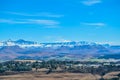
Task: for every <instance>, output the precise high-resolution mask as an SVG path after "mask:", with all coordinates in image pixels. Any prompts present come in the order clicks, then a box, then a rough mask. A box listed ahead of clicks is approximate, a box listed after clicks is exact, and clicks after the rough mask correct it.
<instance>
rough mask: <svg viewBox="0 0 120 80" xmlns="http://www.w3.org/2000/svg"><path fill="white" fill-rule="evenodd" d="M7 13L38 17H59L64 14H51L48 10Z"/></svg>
mask: <svg viewBox="0 0 120 80" xmlns="http://www.w3.org/2000/svg"><path fill="white" fill-rule="evenodd" d="M7 13H8V14H13V15H20V16H40V17H52V18H60V17H63V16H64V15H60V14H52V13H48V12H41V13H34V14H28V13H20V12H7Z"/></svg>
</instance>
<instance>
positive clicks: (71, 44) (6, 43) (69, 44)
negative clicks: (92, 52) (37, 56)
mask: <svg viewBox="0 0 120 80" xmlns="http://www.w3.org/2000/svg"><path fill="white" fill-rule="evenodd" d="M82 45H100V44H96V43H93V42H86V41H79V42H75V41H69V42H68V41H67V42H55V43H39V42H34V41H26V40H23V39H19V40H16V41H12V40H11V39H9V40H7V41H4V42H0V46H1V47H2V46H19V47H21V48H29V47H41V48H44V47H53V48H57V47H61V46H67V47H74V46H82ZM102 45H104V46H109V44H102Z"/></svg>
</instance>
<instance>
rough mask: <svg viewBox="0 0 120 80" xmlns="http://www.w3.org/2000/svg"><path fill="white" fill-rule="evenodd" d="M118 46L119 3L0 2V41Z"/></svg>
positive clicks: (107, 0) (90, 0)
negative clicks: (81, 42) (96, 43)
mask: <svg viewBox="0 0 120 80" xmlns="http://www.w3.org/2000/svg"><path fill="white" fill-rule="evenodd" d="M7 39H12V40H17V39H25V40H33V41H39V42H53V41H69V40H72V41H90V42H101V43H106V42H108V43H111V44H120V0H0V41H4V40H7Z"/></svg>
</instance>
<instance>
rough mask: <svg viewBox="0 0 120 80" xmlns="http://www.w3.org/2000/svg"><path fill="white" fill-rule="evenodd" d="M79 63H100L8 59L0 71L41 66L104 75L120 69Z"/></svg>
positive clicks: (0, 65)
mask: <svg viewBox="0 0 120 80" xmlns="http://www.w3.org/2000/svg"><path fill="white" fill-rule="evenodd" d="M78 64H98V63H97V62H79V61H56V60H49V61H42V62H38V61H36V62H20V61H8V62H4V63H0V73H3V72H5V71H31V70H32V68H35V69H36V71H38V69H41V68H46V69H48V72H47V74H48V73H50V72H54V71H57V69H58V68H60V69H61V70H62V72H66V71H67V72H75V73H92V74H99V75H104V74H106V73H108V72H111V71H120V66H116V65H102V66H99V67H93V66H84V65H83V66H76V65H78Z"/></svg>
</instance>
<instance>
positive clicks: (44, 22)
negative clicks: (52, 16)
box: [0, 19, 60, 28]
mask: <svg viewBox="0 0 120 80" xmlns="http://www.w3.org/2000/svg"><path fill="white" fill-rule="evenodd" d="M0 23H7V24H37V25H43V26H46V27H47V28H55V27H57V26H58V25H59V24H60V23H59V22H58V21H55V20H42V19H41V20H40V19H24V20H9V19H0Z"/></svg>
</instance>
